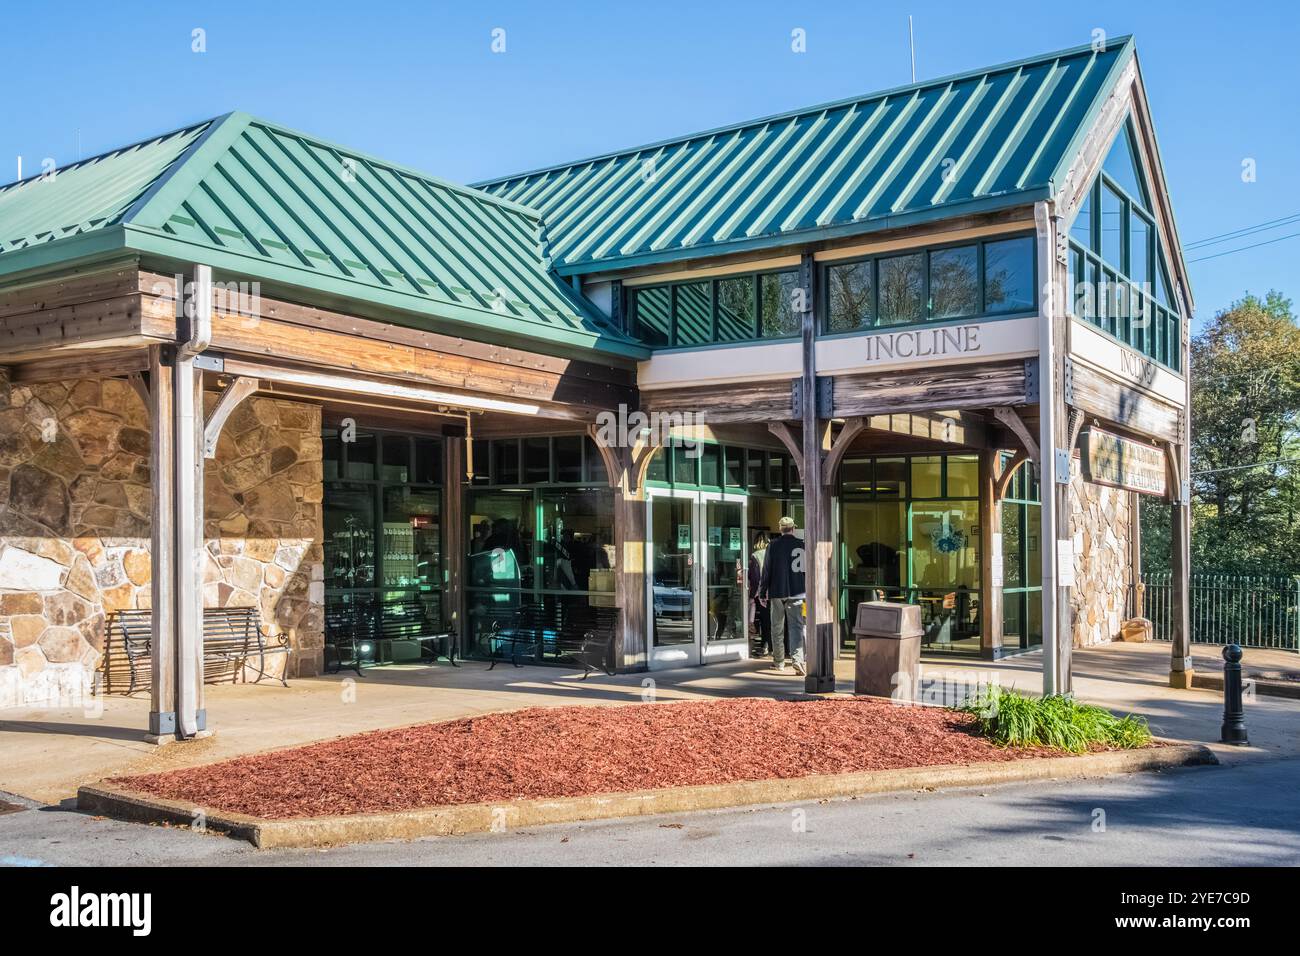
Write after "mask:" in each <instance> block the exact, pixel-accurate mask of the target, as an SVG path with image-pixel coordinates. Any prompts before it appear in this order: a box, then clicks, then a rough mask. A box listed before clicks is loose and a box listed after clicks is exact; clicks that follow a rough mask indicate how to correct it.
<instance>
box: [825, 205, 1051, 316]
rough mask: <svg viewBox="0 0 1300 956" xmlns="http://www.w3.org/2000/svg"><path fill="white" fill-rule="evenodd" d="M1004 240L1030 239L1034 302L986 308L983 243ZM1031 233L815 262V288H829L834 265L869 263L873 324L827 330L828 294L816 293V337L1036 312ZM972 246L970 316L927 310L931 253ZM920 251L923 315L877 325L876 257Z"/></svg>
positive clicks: (929, 307) (1002, 234)
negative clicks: (974, 294)
mask: <svg viewBox="0 0 1300 956" xmlns="http://www.w3.org/2000/svg"><path fill="white" fill-rule="evenodd" d="M1008 239H1028V240H1029V241H1030V244H1031V245H1030V249H1031V254H1030V257H1029V262H1030V268H1031V269H1032V270H1033V276H1032V280H1031V285H1030V288H1031V289H1032V290H1033V296H1034V302H1033V305H1032V306H1031V307H1030V308H1027V309H1009V310H1003V311H997V312H993V311H989V309H988V308H987V306H986V304H985V296H986V293H987V289H986V283H985V272H986V270H987V268H988V261H987V257H986V255H985V246H987V245H988V244H989V243H993V242H1003V241H1006V240H1008ZM1033 241H1034V233H1033V231H1032V230H1028V231H1027V230H1015V231H1012V232H1000V233H995V234H993V235H988V236H977V237H975V238H974V239H962V240H956V241H953V242H943V243H936V244H933V245H919V246H909V247H906V248H902V249H889V250H884V251H881V252H876V253H872V254H871V255H865V256H854V257H852V258H847V259H836V260H835V261H833V262H822V263H819V269H818V273H817V280H818V288H819V289H829V288H830V270H831V269H833V268H836V267H837V266H854V265H860V264H862V263H864V262H869V263H870V264H871V296H872V303H873V305H872V320H873V322H874V323H875V324H873V325H870V326H860V327H858V328H856V329H850V330H847V331H839V332H832V331H830V318H831V316H830V296H829V295H819V296H818V297H817V303H816V305H817V312H818V315H817V329H818V331H817V336H818V338H836V337H840V336H847V335H864V334H867V333H871V332H883V331H889V332H892V331H895V330H897V329H910V328H918V327H922V326H926V325H939V324H943V323H951V322H956V323H963V322H982V321H998V320H1001V319H1015V318H1023V317H1024V316H1030V315H1037V314H1038V308H1039V301H1040V299H1039V288H1038V285H1039V283H1038V256H1037V255H1035V254H1033V252H1032V250H1033V248H1034V247H1033ZM971 245H974V246H975V248H976V276H975V278H976V285H977V301H978V304H979V308H978V309H977V311H976V312H975V313H974V314H973V315H963V316H949V317H946V318H936V317H934V316H933V315H931V314H930V313H931V312H932V311H933V307H934V304H933V301H932V299H933V295H932V290H931V280H930V271H931V270H930V263H931V258H932V255H933V253H935V252H943V251H945V250H948V249H961V248H965V247H968V246H971ZM917 253H920V254H921V255H922V257H923V258H922V261H923V263H924V274H923V275H922V310H923V311H924V312H925V315H924V317H922V318H921V319H920V320H918V321H915V322H899V323H897V324H893V325H881V324H880V265H879V263H880V260H881V259H893V258H896V257H898V256H904V255H915V254H917Z"/></svg>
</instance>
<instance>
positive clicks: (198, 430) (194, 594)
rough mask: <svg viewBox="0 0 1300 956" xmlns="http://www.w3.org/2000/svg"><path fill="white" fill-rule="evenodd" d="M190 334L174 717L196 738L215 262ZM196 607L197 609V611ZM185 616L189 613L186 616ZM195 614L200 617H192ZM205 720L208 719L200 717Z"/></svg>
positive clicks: (193, 304)
mask: <svg viewBox="0 0 1300 956" xmlns="http://www.w3.org/2000/svg"><path fill="white" fill-rule="evenodd" d="M185 311H186V317H187V318H188V319H189V338H188V339H187V340H186V341H184V342H181V343H180V344H179V345H178V346H177V349H176V361H175V366H174V372H173V374H174V375H175V382H176V388H175V403H176V405H175V408H176V421H175V429H176V431H175V438H176V440H175V446H176V462H175V467H176V474H175V479H174V480H175V488H176V497H175V502H176V511H177V515H178V517H179V516H181V515H185V514H186V512H185V510H184V509H189V512H190V514H189V515H188V517H189V520H184V519H182V520H180V521H177V522H175V530H174V535H173V538H174V541H175V548H176V562H175V567H176V584H175V587H176V606H177V608H178V610H179V612H180V613H179V614H177V616H176V632H177V648H176V671H177V672H176V722H177V731H178V733H179V735H180V736H181V737H185V738H189V737H194V736H195V735H196V734H197V733H198V732H199V731H200V730H202V729H204V728H203V727H202V726H200V722H201V720H202V717H203V716H204V715H201V714H200V709H201V708H200V706H199V692H200V687H199V683H198V682H199V681H200V680H201V679H202V677H201V670H200V668H201V667H202V663H201V648H200V646H199V645H200V642H201V641H202V639H203V638H202V635H203V606H202V601H203V595H202V591H201V590H200V589H199V581H200V580H201V578H200V574H201V572H202V568H203V565H202V559H203V509H202V503H203V480H202V468H203V450H202V447H201V446H202V441H203V409H202V407H201V405H200V402H201V398H200V395H201V391H200V389H199V387H198V379H197V377H196V376H199V375H202V372H200V371H197V370H196V369H195V367H194V359H195V357H196V356H198V355H199V354H201V353H202V352H204V351H205V350H206V349H207V348H208V346H209V345H211V344H212V267H211V266H206V265H195V266H194V281H193V283H192V288H191V295H190V297H189V299H188V301H187V302H186V310H185ZM196 612H197V613H196ZM183 616H189V618H190V619H189V620H185V619H184V617H183ZM194 618H197V619H194ZM202 722H203V723H206V721H205V720H203V721H202Z"/></svg>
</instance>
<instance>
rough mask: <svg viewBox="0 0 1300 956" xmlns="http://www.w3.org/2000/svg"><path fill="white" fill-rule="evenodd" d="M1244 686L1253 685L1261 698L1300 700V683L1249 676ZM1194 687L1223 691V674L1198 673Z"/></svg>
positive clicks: (1244, 679) (1193, 682)
mask: <svg viewBox="0 0 1300 956" xmlns="http://www.w3.org/2000/svg"><path fill="white" fill-rule="evenodd" d="M1242 683H1243V685H1247V684H1251V683H1253V684H1254V685H1255V693H1256V694H1258V695H1260V696H1261V697H1285V698H1288V699H1290V700H1300V681H1287V680H1272V679H1270V678H1268V677H1251V676H1250V675H1249V674H1247V675H1245V676H1244V677H1243V679H1242ZM1192 686H1193V687H1195V688H1197V689H1198V690H1217V691H1222V690H1223V675H1222V674H1204V673H1202V672H1201V671H1197V672H1196V673H1194V674H1193V675H1192Z"/></svg>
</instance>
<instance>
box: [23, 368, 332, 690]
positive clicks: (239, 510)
mask: <svg viewBox="0 0 1300 956" xmlns="http://www.w3.org/2000/svg"><path fill="white" fill-rule="evenodd" d="M212 400H215V396H209V402H211V401H212ZM149 447H150V439H149V420H148V414H147V411H146V409H145V406H144V403H143V402H142V401H141V399H140V397H139V396H138V395H137V394H136V392H135V390H134V389H133V388H132V387H131V385H130V384H129V383H128V382H126V381H125V380H121V379H103V380H85V381H74V382H67V383H56V384H46V385H33V386H19V385H12V386H11V385H10V384H9V382H8V381H7V379H4V378H0V707H7V706H17V705H22V704H48V703H52V702H79V701H81V700H84V696H85V694H86V693H87V687H88V682H89V681H90V680H91V679H92V675H93V672H94V670H95V669H96V668H97V667H98V666H99V665H100V664H101V662H102V656H103V652H104V644H105V632H106V626H105V624H106V620H107V618H108V616H109V615H111V613H112V612H113V611H116V610H121V609H126V608H147V607H149V603H150V587H149V584H150V563H149V531H150V521H149V508H150V488H149ZM320 501H321V442H320V410H319V409H318V408H316V407H313V406H309V405H302V404H298V403H292V402H284V401H278V400H275V401H273V400H269V399H263V398H256V399H251V400H249V401H246V402H245V403H244V404H243V405H242V406H241V407H240V408H239V409H237V410H236V412H235V414H234V415H232V416H231V419H230V421H229V422H228V423H227V426H226V428H225V430H224V431H223V435H222V438H221V441H220V443H219V447H218V454H217V458H216V459H215V460H214V461H211V462H208V467H207V518H208V521H207V527H206V529H205V530H206V536H207V538H208V540H207V548H208V552H209V559H208V564H207V568H206V573H205V588H204V597H205V602H206V603H207V604H208V605H209V606H234V605H241V606H256V607H259V608H260V609H261V612H262V618H263V621H264V623H265V626H266V628H267V630H268V631H269V632H271V633H273V634H280V633H284V634H287V635H288V636H289V639H290V641H291V646H292V647H293V654H292V660H291V661H290V665H289V666H290V668H291V673H293V674H295V675H303V674H312V673H316V672H318V671H319V668H320V657H321V647H322V644H323V582H322V570H323V566H322V563H321V562H322V554H321V543H320V542H321V533H320V521H321V513H320V508H321V506H320ZM279 659H280V660H282V659H283V658H282V657H281V658H279Z"/></svg>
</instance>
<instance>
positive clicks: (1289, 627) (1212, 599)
mask: <svg viewBox="0 0 1300 956" xmlns="http://www.w3.org/2000/svg"><path fill="white" fill-rule="evenodd" d="M1142 583H1143V584H1144V585H1146V591H1145V595H1144V610H1145V612H1146V616H1147V617H1148V618H1150V619H1151V623H1152V625H1153V629H1154V631H1155V635H1154V636H1155V639H1156V640H1157V641H1167V640H1170V639H1171V635H1170V613H1169V612H1170V601H1171V597H1172V593H1173V588H1172V582H1171V577H1170V574H1169V572H1167V571H1161V572H1154V573H1151V574H1143V575H1142ZM1191 620H1192V641H1193V642H1195V643H1200V644H1240V645H1241V646H1242V647H1279V648H1283V649H1286V650H1293V651H1300V578H1296V577H1269V576H1262V575H1238V574H1213V573H1205V574H1193V575H1192V580H1191Z"/></svg>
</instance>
